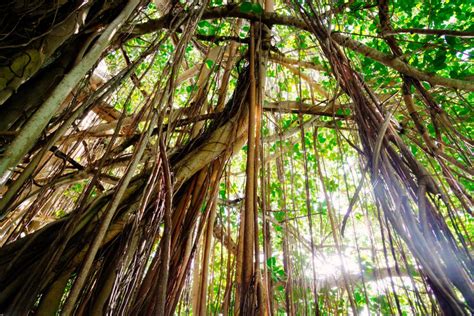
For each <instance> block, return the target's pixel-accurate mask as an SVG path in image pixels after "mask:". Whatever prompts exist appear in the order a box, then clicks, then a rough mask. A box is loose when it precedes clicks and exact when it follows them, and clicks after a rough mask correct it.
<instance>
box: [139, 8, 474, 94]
mask: <svg viewBox="0 0 474 316" xmlns="http://www.w3.org/2000/svg"><path fill="white" fill-rule="evenodd" d="M185 14H189V12H182V13H180V14H178V16H180V17H183V16H184V15H185ZM176 17H177V16H176V15H171V14H167V15H164V16H162V17H161V18H159V19H150V20H149V21H147V22H144V23H140V24H137V25H135V26H134V28H133V30H132V33H131V34H132V36H138V35H142V34H146V33H151V32H155V31H157V30H159V29H163V28H170V26H171V25H172V23H173V21H177V20H179V19H177V18H176ZM218 18H242V19H247V20H251V21H259V22H262V23H264V24H267V25H285V26H293V27H296V28H299V29H301V30H305V31H308V32H311V29H310V28H309V27H308V25H307V24H306V23H305V22H304V21H303V20H301V19H299V18H296V17H293V16H286V15H280V14H276V13H274V12H263V13H261V14H256V13H252V12H242V11H241V10H240V6H239V5H235V4H232V5H227V6H220V7H214V8H209V9H207V10H206V11H205V12H204V13H203V15H202V19H203V20H208V19H218ZM331 37H332V39H333V40H335V41H336V42H337V43H338V44H339V45H341V46H343V47H346V48H348V49H351V50H353V51H355V52H358V53H360V54H363V55H364V56H366V57H369V58H371V59H374V60H376V61H378V62H380V63H381V64H384V65H385V66H387V67H390V68H393V69H395V70H397V71H399V72H401V73H403V74H405V75H408V76H411V77H414V78H417V79H419V80H423V81H427V82H429V83H431V84H432V85H440V86H444V87H448V88H454V89H461V90H467V91H474V82H469V81H464V80H459V79H452V78H446V77H441V76H438V75H436V74H433V73H427V72H424V71H422V70H419V69H417V68H415V67H413V66H411V65H409V64H407V63H405V62H404V61H402V60H401V59H398V58H396V57H394V56H393V55H387V54H384V53H382V52H380V51H378V50H376V49H374V48H371V47H368V46H366V45H364V44H362V43H361V42H358V41H356V40H354V39H352V38H350V37H348V36H345V35H342V34H340V33H332V34H331Z"/></svg>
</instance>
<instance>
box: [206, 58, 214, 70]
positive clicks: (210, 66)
mask: <svg viewBox="0 0 474 316" xmlns="http://www.w3.org/2000/svg"><path fill="white" fill-rule="evenodd" d="M213 65H214V61H213V60H210V59H206V66H207V68H208V69H212V66H213Z"/></svg>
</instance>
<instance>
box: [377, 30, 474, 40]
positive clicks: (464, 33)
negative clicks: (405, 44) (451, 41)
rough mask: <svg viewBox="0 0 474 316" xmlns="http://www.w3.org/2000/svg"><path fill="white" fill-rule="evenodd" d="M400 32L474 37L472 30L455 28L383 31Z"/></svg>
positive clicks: (392, 33) (393, 33) (387, 33)
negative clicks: (457, 29)
mask: <svg viewBox="0 0 474 316" xmlns="http://www.w3.org/2000/svg"><path fill="white" fill-rule="evenodd" d="M401 33H410V34H425V35H438V36H442V35H446V36H456V37H466V38H471V37H474V32H469V31H455V30H433V29H417V28H406V29H396V30H393V31H390V32H385V33H384V35H395V34H401Z"/></svg>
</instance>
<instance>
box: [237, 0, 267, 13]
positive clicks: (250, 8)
mask: <svg viewBox="0 0 474 316" xmlns="http://www.w3.org/2000/svg"><path fill="white" fill-rule="evenodd" d="M240 12H242V13H255V14H262V13H263V8H262V6H261V5H260V4H259V3H252V2H248V1H245V2H242V3H241V4H240Z"/></svg>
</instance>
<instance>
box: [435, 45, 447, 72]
mask: <svg viewBox="0 0 474 316" xmlns="http://www.w3.org/2000/svg"><path fill="white" fill-rule="evenodd" d="M445 62H446V52H445V51H443V50H441V51H439V52H438V53H437V54H436V57H435V59H434V61H433V66H434V68H435V69H437V70H438V69H441V68H443V67H444V65H445Z"/></svg>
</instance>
